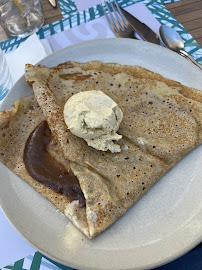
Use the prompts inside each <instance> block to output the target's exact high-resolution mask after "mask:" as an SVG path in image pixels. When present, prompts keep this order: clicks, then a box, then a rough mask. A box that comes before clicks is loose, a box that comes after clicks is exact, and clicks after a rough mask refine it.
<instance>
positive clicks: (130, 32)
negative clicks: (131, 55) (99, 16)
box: [101, 0, 137, 39]
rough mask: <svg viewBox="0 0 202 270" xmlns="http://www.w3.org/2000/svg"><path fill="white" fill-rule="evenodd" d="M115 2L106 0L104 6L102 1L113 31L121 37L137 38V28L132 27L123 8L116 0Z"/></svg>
mask: <svg viewBox="0 0 202 270" xmlns="http://www.w3.org/2000/svg"><path fill="white" fill-rule="evenodd" d="M114 3H115V4H113V3H111V2H110V1H105V0H104V4H105V7H106V10H107V11H106V10H105V7H104V6H103V4H102V3H101V7H102V10H103V12H104V15H105V17H106V19H107V22H108V24H109V26H110V28H111V30H112V32H113V33H114V34H115V36H117V37H119V38H134V39H137V38H136V36H135V30H134V29H133V28H132V26H131V25H130V24H129V22H128V21H127V20H126V19H125V17H124V15H123V13H122V11H121V9H120V8H119V5H118V3H117V1H116V0H114ZM110 8H111V9H112V10H113V13H114V15H113V14H112V12H111V9H110Z"/></svg>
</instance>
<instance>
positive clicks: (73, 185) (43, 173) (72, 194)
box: [23, 121, 85, 207]
mask: <svg viewBox="0 0 202 270" xmlns="http://www.w3.org/2000/svg"><path fill="white" fill-rule="evenodd" d="M51 138H52V134H51V131H50V129H49V127H48V123H47V122H46V121H43V122H41V123H40V124H39V125H38V126H37V127H36V128H35V130H34V131H33V132H32V133H31V134H30V136H29V138H28V140H27V142H26V144H25V149H24V156H23V160H24V163H25V167H26V169H27V171H28V173H29V174H30V175H31V176H32V177H33V178H34V179H35V180H37V181H39V182H41V183H43V184H44V185H45V186H47V187H49V188H51V189H52V190H54V191H55V192H58V193H61V194H64V195H65V196H67V198H68V199H69V200H70V202H72V201H75V200H79V205H80V206H81V207H82V206H85V198H84V195H83V192H82V190H81V187H80V185H79V181H78V178H77V177H76V176H75V175H74V174H73V172H71V171H70V172H68V171H67V170H66V169H65V168H64V166H63V165H62V164H60V163H58V162H57V161H56V160H55V159H54V158H53V157H52V156H51V155H50V154H49V153H48V152H47V150H46V148H47V145H48V143H49V142H50V140H51Z"/></svg>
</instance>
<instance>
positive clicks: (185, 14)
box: [0, 0, 202, 270]
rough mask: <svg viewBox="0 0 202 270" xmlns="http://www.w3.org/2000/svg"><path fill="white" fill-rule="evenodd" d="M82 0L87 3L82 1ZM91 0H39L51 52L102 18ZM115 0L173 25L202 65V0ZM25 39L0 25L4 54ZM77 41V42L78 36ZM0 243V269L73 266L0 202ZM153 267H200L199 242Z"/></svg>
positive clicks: (44, 35) (160, 269)
mask: <svg viewBox="0 0 202 270" xmlns="http://www.w3.org/2000/svg"><path fill="white" fill-rule="evenodd" d="M84 2H86V3H85V4H84ZM92 2H96V5H95V6H90V5H91V1H90V0H88V1H87V0H86V1H82V0H75V1H74V0H58V1H57V5H56V7H53V6H52V5H51V4H50V2H49V1H48V0H40V3H41V5H42V8H43V13H44V25H43V27H42V29H40V30H39V31H38V32H37V33H36V35H37V37H38V39H39V40H44V39H46V40H47V41H48V42H49V43H50V47H51V50H52V52H55V51H57V50H59V49H61V48H64V47H65V46H69V45H71V44H72V43H70V42H69V43H68V42H67V43H65V41H64V40H62V39H63V37H64V36H62V35H61V34H62V33H65V31H66V33H70V31H73V30H74V29H76V28H77V27H80V26H81V25H84V24H86V25H88V24H90V22H93V21H94V20H96V19H99V18H101V17H104V16H103V15H104V14H103V13H102V11H101V9H100V8H99V4H97V2H98V1H95V0H93V1H92ZM118 2H119V3H120V4H121V5H122V6H123V8H125V7H129V6H131V7H132V5H135V4H138V3H141V4H144V5H145V6H146V8H147V9H148V10H149V12H151V14H152V16H154V17H155V20H156V21H157V22H158V25H159V24H163V23H164V24H167V25H168V26H171V27H174V28H175V27H176V30H177V31H179V33H180V34H181V36H182V37H183V40H184V44H185V50H187V52H189V53H190V55H192V56H193V58H195V60H196V61H197V62H198V63H201V64H202V0H156V1H155V0H145V1H144V0H142V1H141V0H120V1H118ZM140 10H141V8H140ZM102 38H103V37H102ZM28 39H29V37H26V38H19V37H9V36H7V34H6V32H5V31H4V29H3V28H2V27H1V26H0V47H1V49H2V50H3V51H4V53H5V55H8V54H9V53H14V52H15V51H16V52H17V50H19V49H20V47H21V45H22V46H23V43H24V44H26V42H27V41H28ZM92 39H93V37H92ZM58 40H61V44H59V43H58V42H59V41H58ZM78 40H79V41H80V39H78ZM56 41H57V42H56ZM71 42H73V41H71ZM28 49H29V46H28V45H27V47H26V50H28ZM21 51H22V50H21ZM49 54H50V52H49ZM8 58H9V57H8ZM16 62H17V60H16ZM19 76H20V75H19ZM16 80H17V78H16ZM0 181H1V180H0ZM0 243H1V247H0V270H5V269H14V270H21V269H22V270H23V269H26V270H28V269H31V270H45V269H46V270H48V269H53V270H54V269H55V270H56V269H64V270H72V269H73V268H71V267H69V266H65V265H62V264H60V263H58V262H55V261H53V260H52V259H51V258H49V257H47V256H46V255H44V254H43V253H42V252H39V251H38V250H36V249H35V248H34V247H32V245H31V244H29V243H28V242H27V241H26V240H25V239H23V238H22V237H21V235H20V234H19V233H18V232H17V231H16V230H15V228H14V227H13V226H12V225H11V224H10V222H9V221H8V220H7V218H6V216H5V215H4V213H3V211H1V205H0ZM153 269H156V270H201V269H202V243H198V244H197V245H196V246H194V247H193V248H192V249H191V250H190V251H189V252H187V253H186V254H184V255H182V256H180V257H179V258H176V259H175V260H173V261H171V262H168V263H166V264H163V265H160V266H157V267H156V268H153Z"/></svg>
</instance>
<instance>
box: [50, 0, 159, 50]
mask: <svg viewBox="0 0 202 270" xmlns="http://www.w3.org/2000/svg"><path fill="white" fill-rule="evenodd" d="M95 1H96V0H95ZM80 3H81V2H80ZM125 9H126V10H127V11H128V12H129V13H131V14H132V15H133V16H135V17H136V18H137V19H138V20H140V21H141V22H143V23H145V24H146V25H148V26H149V27H150V28H151V29H152V30H153V31H154V32H155V33H156V34H157V35H159V27H160V23H159V22H158V21H157V20H156V18H155V17H154V16H153V15H152V13H151V12H150V11H149V10H148V8H147V7H146V6H145V5H144V4H143V3H142V2H140V3H137V4H134V5H131V6H129V7H126V8H125ZM115 37H116V36H115V35H114V34H113V32H112V31H111V29H110V27H109V25H108V23H107V20H106V18H105V16H103V17H100V18H97V19H95V20H93V21H90V22H88V23H85V24H82V25H79V26H78V27H74V28H72V29H68V30H65V31H63V32H60V33H58V34H55V35H53V36H50V37H48V38H47V40H48V41H49V44H50V46H51V48H52V50H53V51H57V50H59V49H62V48H64V47H67V46H69V45H73V44H76V43H79V42H82V41H86V40H93V39H101V38H115Z"/></svg>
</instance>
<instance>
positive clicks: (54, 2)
mask: <svg viewBox="0 0 202 270" xmlns="http://www.w3.org/2000/svg"><path fill="white" fill-rule="evenodd" d="M48 1H49V3H50V4H51V6H53V7H56V5H57V3H56V0H48Z"/></svg>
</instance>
